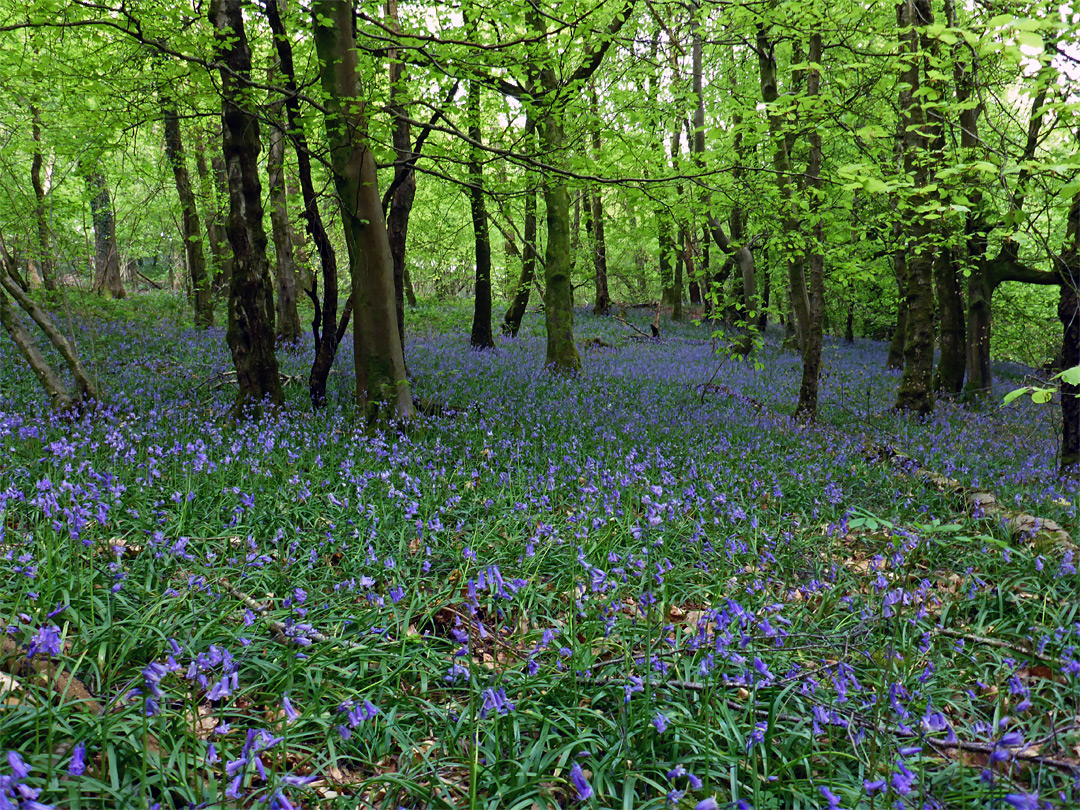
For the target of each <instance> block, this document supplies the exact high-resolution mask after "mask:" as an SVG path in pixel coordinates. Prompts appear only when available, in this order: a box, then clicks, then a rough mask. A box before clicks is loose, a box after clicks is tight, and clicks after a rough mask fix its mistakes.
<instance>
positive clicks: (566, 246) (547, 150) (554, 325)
mask: <svg viewBox="0 0 1080 810" xmlns="http://www.w3.org/2000/svg"><path fill="white" fill-rule="evenodd" d="M541 79H542V81H543V84H544V89H545V91H547V92H548V93H549V94H551V95H554V93H555V92H556V91H557V89H558V85H557V83H556V81H555V75H554V72H553V70H552V68H550V67H545V68H544V69H543V70H542V71H541ZM562 116H563V110H562V109H548V110H546V111H545V112H544V114H543V118H542V119H541V120H540V149H541V151H542V152H543V153H544V154H545V155H547V156H548V158H549V159H550V160H552V161H553V162H555V163H556V164H557V165H560V166H561V165H562V164H563V163H564V162H565V160H566V158H565V156H564V154H563V153H564V150H565V149H566V144H565V141H566V133H565V131H564V129H563V122H562ZM544 204H545V206H546V207H547V249H546V251H545V253H544V323H545V325H546V327H547V353H546V355H545V360H544V364H545V365H546V366H548V367H549V368H550V369H551V370H552V371H556V372H576V371H580V370H581V356H580V355H579V354H578V350H577V347H576V346H575V345H574V286H573V283H572V281H571V279H570V194H569V192H568V191H567V189H566V180H565V179H564V178H563V177H562V176H561V175H558V174H551V175H548V176H547V177H545V178H544Z"/></svg>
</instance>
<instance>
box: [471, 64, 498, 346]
mask: <svg viewBox="0 0 1080 810" xmlns="http://www.w3.org/2000/svg"><path fill="white" fill-rule="evenodd" d="M467 114H468V116H469V138H470V140H471V141H472V143H473V146H472V149H471V153H470V156H469V165H468V169H469V186H468V195H469V209H470V211H471V213H472V225H473V242H474V244H475V246H476V250H475V253H474V258H475V261H476V284H475V290H474V293H473V296H474V301H475V305H474V307H473V322H472V333H471V334H470V336H469V344H470V345H471V346H472V347H473V348H474V349H490V348H493V347H494V346H495V339H494V338H493V337H492V334H491V239H490V238H489V236H488V214H487V207H486V205H485V202H484V167H483V163H482V160H483V153H482V150H481V148H480V147H481V142H482V141H481V139H482V134H481V132H480V84H479V82H477V81H476V80H473V81H471V82H469V97H468V102H467Z"/></svg>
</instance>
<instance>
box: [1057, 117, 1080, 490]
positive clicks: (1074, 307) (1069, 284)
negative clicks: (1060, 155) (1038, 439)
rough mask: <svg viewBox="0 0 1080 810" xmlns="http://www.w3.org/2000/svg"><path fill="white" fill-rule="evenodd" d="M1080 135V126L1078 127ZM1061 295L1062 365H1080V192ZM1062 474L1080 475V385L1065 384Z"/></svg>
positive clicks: (1062, 261) (1061, 260)
mask: <svg viewBox="0 0 1080 810" xmlns="http://www.w3.org/2000/svg"><path fill="white" fill-rule="evenodd" d="M1077 138H1080V129H1078V130H1077ZM1058 268H1059V271H1058V272H1059V274H1060V276H1061V297H1060V298H1059V299H1058V320H1060V321H1061V327H1062V334H1061V367H1062V369H1063V370H1064V369H1070V368H1074V367H1076V366H1080V194H1076V195H1075V196H1074V197H1073V201H1072V207H1071V208H1070V209H1069V220H1068V225H1067V228H1066V236H1065V247H1064V249H1063V250H1062V252H1061V255H1060V256H1059V257H1058ZM1061 426H1062V431H1061V474H1062V475H1063V476H1071V477H1074V478H1080V385H1073V384H1072V383H1068V382H1065V381H1064V380H1063V381H1062V384H1061Z"/></svg>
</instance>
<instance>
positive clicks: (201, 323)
mask: <svg viewBox="0 0 1080 810" xmlns="http://www.w3.org/2000/svg"><path fill="white" fill-rule="evenodd" d="M161 105H162V111H163V113H164V118H165V127H164V129H165V157H166V159H167V160H168V161H169V165H170V166H172V172H173V182H174V183H175V185H176V196H177V197H178V198H179V199H180V232H181V233H182V234H183V236H184V252H185V254H186V259H187V266H188V273H189V275H190V277H191V290H192V293H193V297H194V303H195V325H196V326H198V327H202V328H204V329H205V328H206V327H209V326H213V325H214V303H213V301H212V300H211V297H210V279H209V278H208V276H207V272H206V257H205V255H204V254H203V246H202V224H201V223H200V222H199V209H198V206H197V205H196V203H195V192H194V191H193V190H192V188H191V176H190V175H189V174H188V168H187V158H186V157H185V154H184V141H183V138H182V136H181V134H180V116H179V115H178V114H177V111H176V102H175V101H174V100H173V99H170V98H168V96H167V95H166V92H165V91H164V90H163V91H162V93H161Z"/></svg>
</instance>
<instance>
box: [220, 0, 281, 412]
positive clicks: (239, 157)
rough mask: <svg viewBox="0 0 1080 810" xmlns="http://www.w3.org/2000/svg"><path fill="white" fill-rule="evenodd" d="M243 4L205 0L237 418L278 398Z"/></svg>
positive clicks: (256, 126)
mask: <svg viewBox="0 0 1080 810" xmlns="http://www.w3.org/2000/svg"><path fill="white" fill-rule="evenodd" d="M241 5H242V0H211V2H210V10H209V12H210V23H211V24H212V25H213V27H214V34H215V39H216V43H217V51H218V58H219V59H220V60H221V67H220V71H221V124H222V126H221V135H222V147H223V155H224V160H225V170H226V176H227V178H228V183H229V216H228V221H227V224H226V231H227V233H228V236H229V244H230V245H232V253H233V270H232V279H231V282H230V284H229V325H228V329H227V331H226V333H225V339H226V341H227V343H228V345H229V350H230V351H231V353H232V358H233V365H234V366H235V367H236V382H237V388H238V390H237V394H236V402H235V403H234V405H233V409H232V413H233V416H234V417H236V418H240V417H243V416H246V415H248V413H249V412H250V413H252V414H253V415H259V414H261V412H262V408H263V405H264V404H265V403H266V402H267V401H269V403H270V404H271V405H274V406H277V405H280V404H281V403H282V402H283V400H284V392H283V391H282V388H281V379H280V377H279V376H278V363H277V356H276V355H275V354H274V349H275V344H274V328H273V322H274V312H273V305H272V298H271V295H272V293H271V280H270V271H269V266H268V264H267V259H266V245H267V240H266V232H265V231H264V230H263V206H262V185H261V184H260V182H259V163H258V160H259V148H260V143H259V120H258V118H256V116H255V110H254V104H253V102H252V100H251V94H250V90H249V88H248V86H247V83H248V82H249V81H250V79H251V51H250V49H249V48H248V41H247V35H246V33H245V31H244V18H243V13H242V9H241ZM249 409H251V410H250V411H249Z"/></svg>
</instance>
